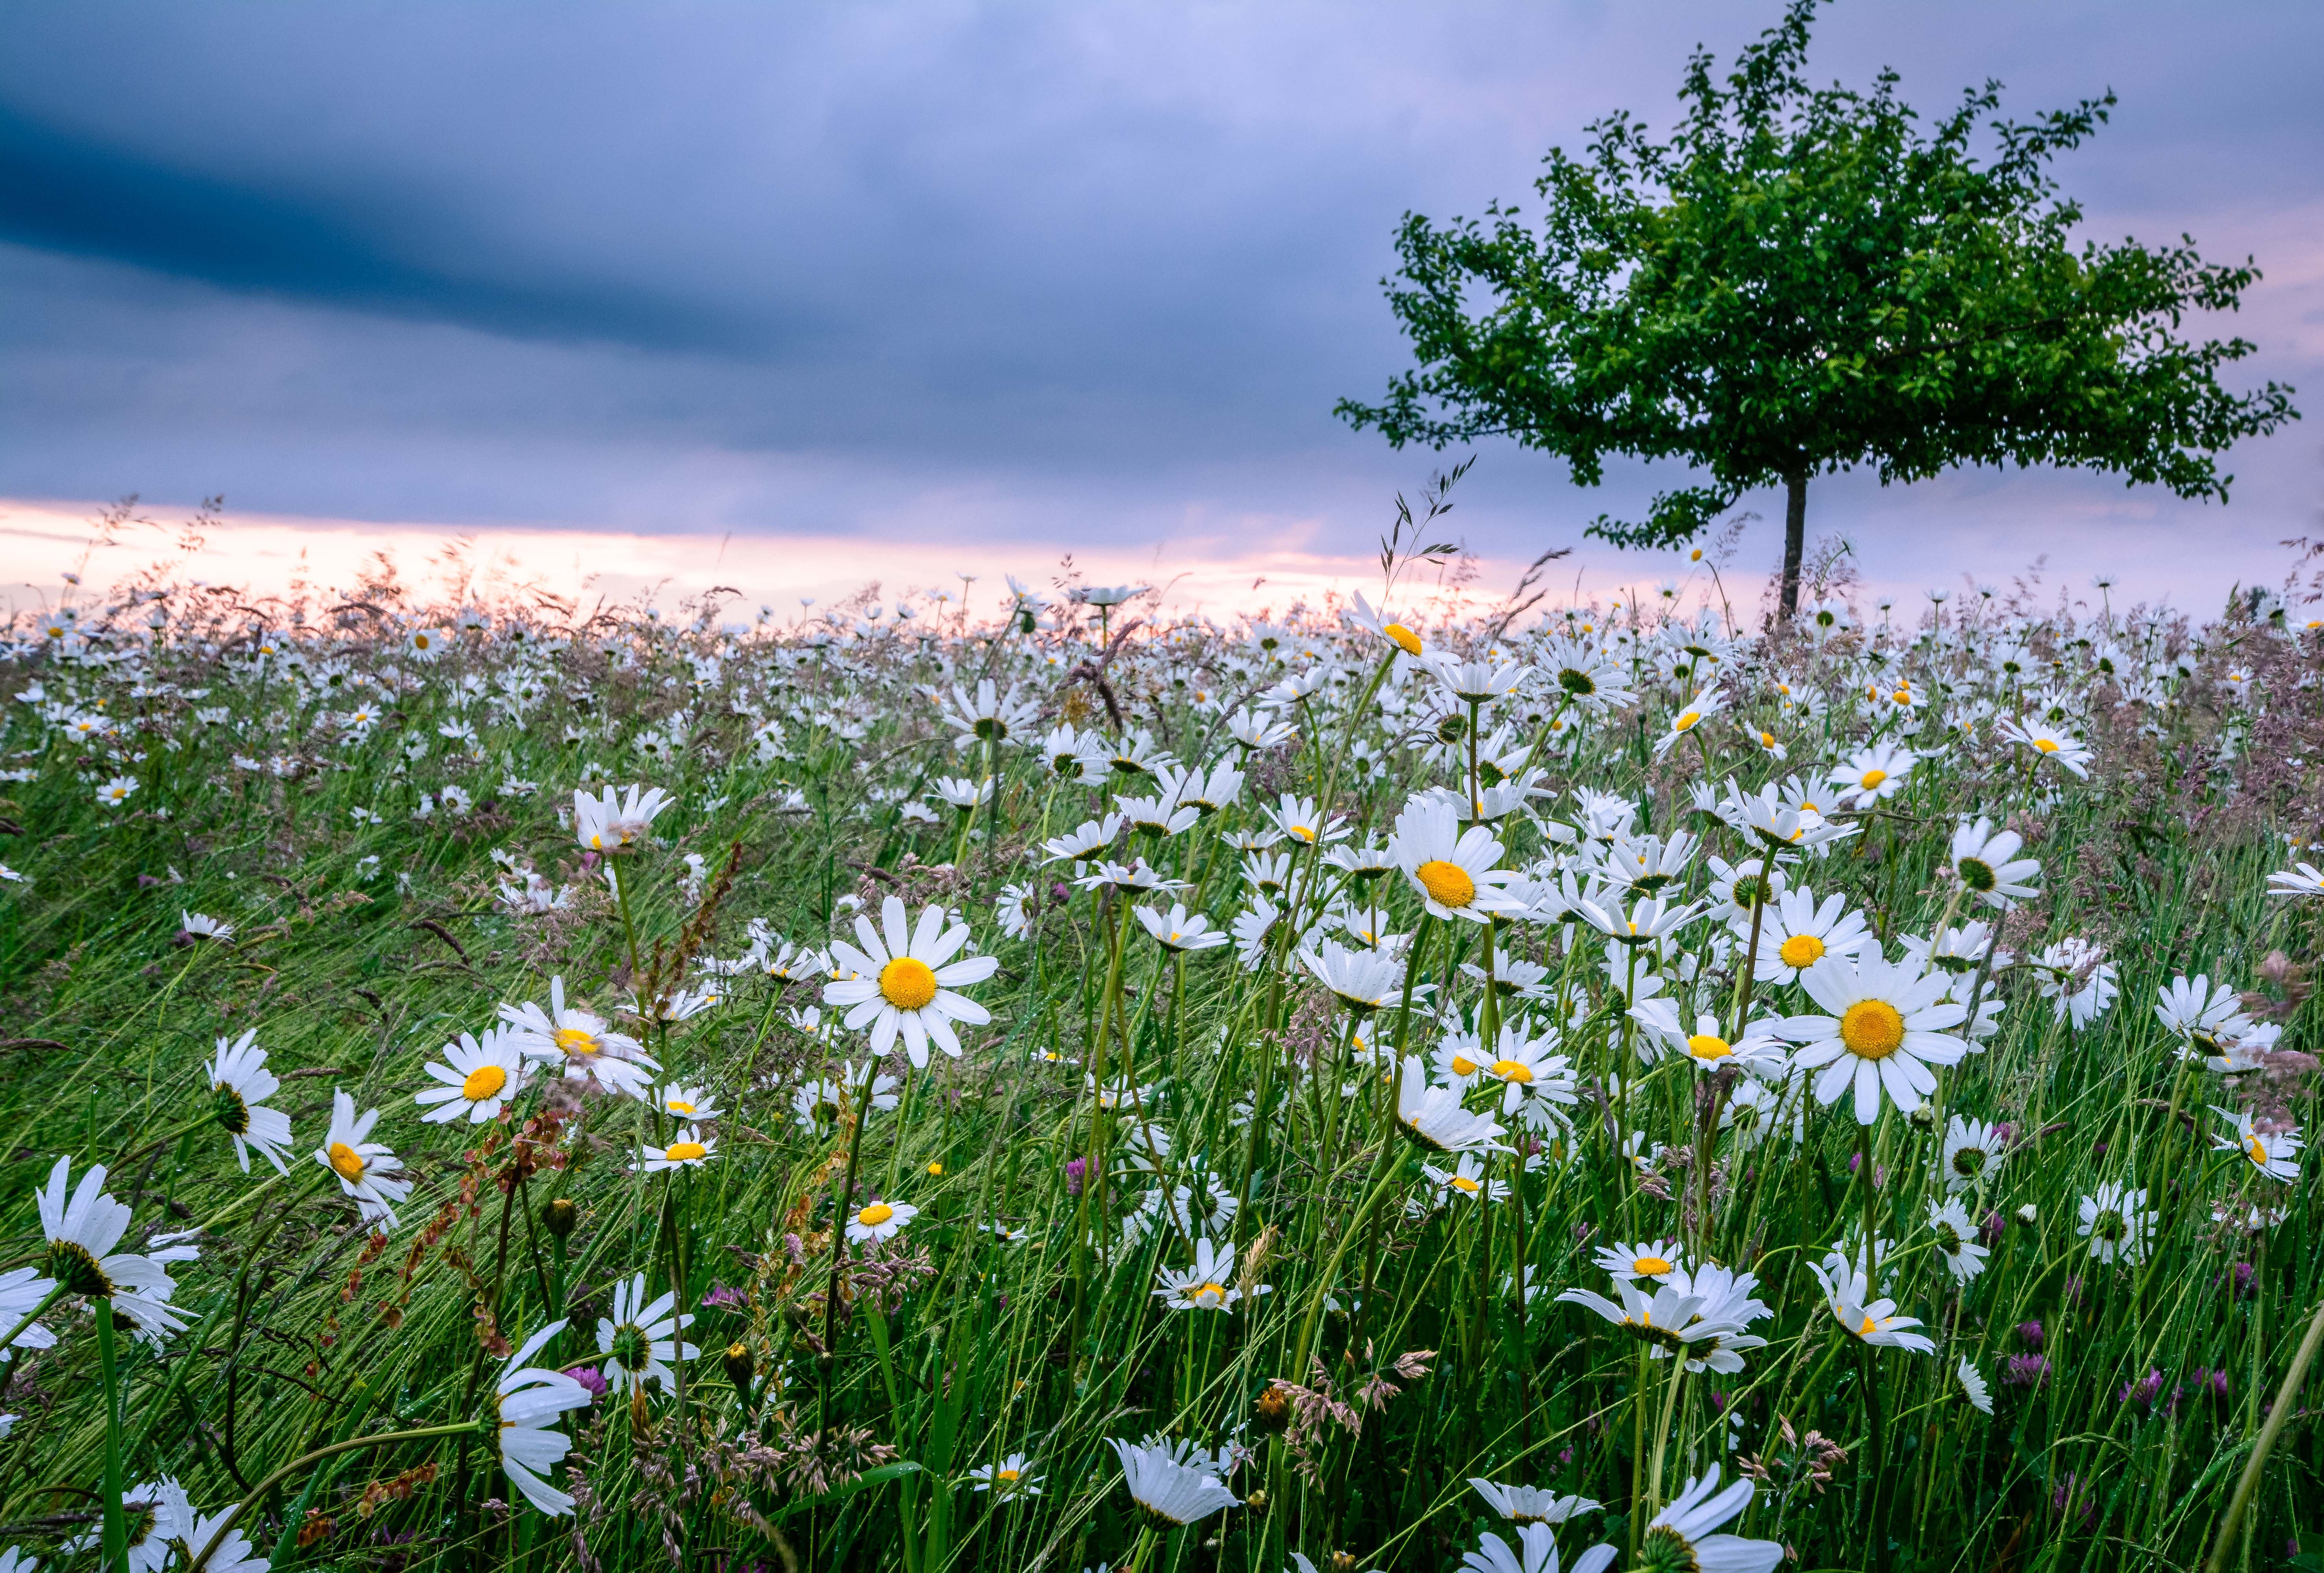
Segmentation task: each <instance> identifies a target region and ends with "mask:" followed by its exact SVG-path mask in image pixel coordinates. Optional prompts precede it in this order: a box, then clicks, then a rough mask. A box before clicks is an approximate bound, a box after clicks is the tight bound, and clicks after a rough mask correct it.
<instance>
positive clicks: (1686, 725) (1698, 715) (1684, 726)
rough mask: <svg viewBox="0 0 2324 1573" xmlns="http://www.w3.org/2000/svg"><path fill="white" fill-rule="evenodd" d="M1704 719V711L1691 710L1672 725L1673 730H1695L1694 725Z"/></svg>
mask: <svg viewBox="0 0 2324 1573" xmlns="http://www.w3.org/2000/svg"><path fill="white" fill-rule="evenodd" d="M1701 719H1702V712H1701V711H1700V710H1689V711H1688V712H1687V713H1686V714H1685V715H1683V716H1681V717H1679V718H1678V719H1677V720H1675V721H1673V722H1672V723H1671V730H1672V731H1674V732H1685V731H1690V730H1692V728H1693V726H1694V724H1695V723H1696V722H1697V721H1700V720H1701Z"/></svg>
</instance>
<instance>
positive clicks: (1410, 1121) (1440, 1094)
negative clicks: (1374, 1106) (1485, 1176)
mask: <svg viewBox="0 0 2324 1573" xmlns="http://www.w3.org/2000/svg"><path fill="white" fill-rule="evenodd" d="M1396 1118H1397V1124H1398V1125H1400V1126H1401V1127H1402V1128H1403V1131H1404V1133H1405V1135H1406V1137H1407V1138H1409V1139H1410V1140H1412V1141H1414V1142H1416V1143H1419V1144H1420V1145H1421V1146H1423V1147H1426V1148H1429V1149H1431V1150H1433V1151H1434V1152H1509V1151H1510V1149H1509V1148H1508V1146H1507V1145H1505V1144H1503V1143H1501V1141H1500V1140H1499V1137H1500V1135H1501V1127H1500V1124H1499V1122H1498V1121H1496V1120H1495V1119H1493V1118H1492V1116H1491V1115H1478V1114H1471V1113H1470V1112H1469V1111H1468V1110H1467V1109H1465V1108H1463V1107H1462V1106H1461V1095H1460V1094H1459V1093H1457V1092H1455V1091H1453V1090H1452V1088H1451V1087H1431V1086H1430V1085H1429V1083H1428V1072H1427V1069H1426V1068H1425V1067H1424V1066H1423V1065H1422V1064H1421V1062H1420V1057H1419V1056H1418V1055H1416V1054H1410V1055H1406V1057H1405V1060H1404V1065H1403V1068H1402V1071H1401V1074H1400V1075H1399V1076H1398V1078H1397V1089H1396Z"/></svg>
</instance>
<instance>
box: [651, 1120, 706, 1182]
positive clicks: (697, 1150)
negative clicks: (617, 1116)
mask: <svg viewBox="0 0 2324 1573" xmlns="http://www.w3.org/2000/svg"><path fill="white" fill-rule="evenodd" d="M717 1156H718V1142H717V1139H716V1138H715V1137H712V1136H705V1135H704V1134H703V1133H702V1127H701V1126H699V1125H687V1126H685V1127H684V1128H682V1129H681V1130H679V1132H678V1139H677V1140H676V1141H674V1142H671V1143H669V1144H667V1145H661V1144H658V1143H647V1144H646V1147H645V1150H644V1151H643V1152H641V1153H640V1154H639V1162H638V1165H637V1167H638V1168H639V1169H641V1170H644V1171H645V1172H646V1173H648V1174H660V1173H663V1172H665V1171H667V1170H672V1169H700V1168H703V1167H705V1165H706V1164H708V1163H709V1161H711V1160H712V1159H713V1158H715V1157H717Z"/></svg>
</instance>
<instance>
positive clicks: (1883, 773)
mask: <svg viewBox="0 0 2324 1573" xmlns="http://www.w3.org/2000/svg"><path fill="white" fill-rule="evenodd" d="M1916 758H1917V756H1916V755H1915V754H1914V753H1913V751H1912V750H1911V749H1909V748H1906V747H1904V745H1901V744H1895V743H1881V744H1877V745H1874V746H1872V747H1870V748H1859V749H1858V750H1857V751H1856V754H1854V756H1853V757H1851V758H1850V759H1849V762H1848V763H1846V764H1843V765H1841V766H1840V768H1839V769H1837V770H1835V771H1833V772H1832V773H1831V784H1832V785H1833V786H1835V787H1838V788H1839V789H1840V801H1841V802H1843V803H1847V804H1849V806H1850V807H1852V808H1855V809H1856V810H1858V811H1861V810H1865V809H1868V808H1871V807H1872V806H1873V805H1874V804H1876V803H1880V802H1885V801H1886V800H1888V799H1890V798H1893V797H1895V795H1896V794H1897V793H1898V792H1899V791H1903V790H1904V778H1905V777H1907V776H1909V775H1910V774H1912V773H1913V765H1914V762H1915V760H1916Z"/></svg>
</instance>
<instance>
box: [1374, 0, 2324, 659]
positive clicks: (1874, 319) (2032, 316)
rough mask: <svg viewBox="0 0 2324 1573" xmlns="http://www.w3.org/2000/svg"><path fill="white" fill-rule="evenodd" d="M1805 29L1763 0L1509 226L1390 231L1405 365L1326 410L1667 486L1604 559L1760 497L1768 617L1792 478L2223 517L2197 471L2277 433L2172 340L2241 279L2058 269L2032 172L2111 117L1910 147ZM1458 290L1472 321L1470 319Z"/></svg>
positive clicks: (2269, 394)
mask: <svg viewBox="0 0 2324 1573" xmlns="http://www.w3.org/2000/svg"><path fill="white" fill-rule="evenodd" d="M1816 5H1817V0H1792V4H1791V5H1790V7H1789V9H1788V10H1787V11H1786V12H1785V14H1784V20H1783V23H1782V24H1781V25H1780V26H1777V27H1775V28H1773V29H1770V30H1769V31H1768V32H1766V33H1765V34H1763V35H1762V36H1761V38H1760V40H1759V42H1757V43H1755V44H1753V45H1751V46H1749V47H1748V48H1747V49H1746V50H1744V51H1743V52H1742V54H1741V56H1740V58H1739V59H1738V61H1737V63H1736V66H1735V69H1734V70H1733V71H1732V72H1731V73H1730V74H1729V76H1728V77H1727V79H1726V81H1725V85H1724V86H1723V87H1722V86H1721V85H1720V82H1719V80H1718V79H1716V78H1715V77H1714V76H1713V72H1712V67H1713V62H1712V60H1711V56H1710V54H1709V53H1708V52H1707V51H1701V50H1697V51H1696V52H1695V54H1694V56H1693V58H1692V60H1690V61H1689V62H1688V65H1687V71H1686V80H1685V84H1684V86H1683V87H1682V88H1680V90H1679V97H1680V100H1681V102H1682V103H1683V105H1684V106H1685V107H1684V111H1683V118H1682V122H1681V124H1680V126H1679V128H1678V130H1677V131H1676V132H1675V133H1674V134H1673V135H1672V136H1671V137H1670V139H1669V140H1668V141H1667V142H1661V143H1657V142H1655V141H1654V140H1652V139H1651V138H1650V137H1649V136H1648V134H1647V132H1646V127H1645V126H1644V125H1641V124H1640V123H1638V122H1637V121H1635V120H1633V119H1632V118H1631V117H1630V116H1628V115H1627V114H1623V113H1616V114H1614V115H1611V116H1607V117H1606V118H1604V119H1601V120H1600V121H1598V122H1596V123H1595V124H1593V125H1591V127H1590V128H1589V135H1590V143H1589V148H1588V157H1587V159H1586V161H1584V162H1577V161H1575V160H1572V159H1569V158H1567V157H1566V155H1565V154H1564V153H1563V151H1562V150H1559V149H1554V148H1553V149H1552V150H1551V151H1550V153H1549V155H1548V157H1547V158H1546V159H1545V161H1544V162H1545V163H1546V164H1547V166H1548V172H1547V173H1546V174H1545V175H1543V176H1542V177H1541V179H1540V180H1537V181H1536V182H1535V190H1537V191H1538V192H1539V193H1540V195H1541V198H1542V199H1543V201H1544V203H1545V212H1544V214H1543V216H1542V220H1541V224H1540V227H1539V229H1538V230H1537V231H1536V230H1535V228H1533V227H1528V226H1527V225H1526V224H1525V223H1523V222H1521V220H1520V217H1519V211H1518V209H1517V208H1513V207H1512V208H1505V207H1503V206H1501V205H1500V204H1499V203H1495V204H1493V205H1492V206H1491V207H1489V208H1487V209H1486V214H1487V218H1488V219H1489V225H1488V224H1480V223H1479V222H1478V221H1476V220H1473V219H1462V220H1455V221H1454V222H1453V223H1452V224H1451V225H1450V226H1448V227H1443V228H1439V227H1436V226H1435V225H1434V224H1432V223H1431V222H1430V221H1429V220H1428V219H1427V218H1425V217H1422V216H1420V215H1418V214H1414V213H1407V214H1406V215H1405V218H1404V224H1403V227H1402V230H1401V231H1400V233H1399V234H1398V236H1397V253H1398V254H1399V256H1400V257H1401V259H1402V262H1401V266H1400V268H1399V270H1398V276H1397V279H1395V280H1383V281H1382V283H1383V285H1384V286H1385V287H1386V288H1387V290H1388V300H1389V301H1390V302H1391V304H1392V305H1393V307H1394V309H1395V311H1396V315H1397V319H1399V320H1400V321H1401V322H1402V324H1403V326H1404V329H1405V332H1406V334H1407V335H1408V336H1409V337H1410V338H1411V340H1412V344H1413V348H1414V352H1415V356H1416V359H1417V361H1418V362H1419V368H1418V369H1417V370H1416V371H1413V372H1407V373H1406V374H1405V375H1402V376H1399V377H1397V378H1396V379H1395V380H1394V381H1393V382H1392V383H1390V384H1389V386H1388V398H1387V401H1386V402H1385V403H1380V404H1377V405H1373V404H1363V403H1356V402H1355V401H1353V400H1347V399H1343V400H1342V401H1341V402H1340V403H1339V405H1338V409H1337V413H1338V414H1339V415H1340V416H1341V417H1342V419H1344V420H1346V421H1350V422H1351V423H1352V424H1353V425H1355V426H1356V427H1357V428H1359V429H1361V428H1364V427H1367V426H1377V427H1378V428H1379V430H1381V432H1382V433H1384V434H1385V435H1386V436H1387V438H1388V440H1389V441H1390V442H1391V443H1393V444H1395V445H1396V446H1397V447H1399V448H1401V447H1402V446H1404V444H1406V443H1407V442H1425V443H1427V444H1429V445H1431V446H1433V447H1436V448H1442V447H1443V446H1444V445H1445V444H1447V443H1450V442H1460V441H1465V440H1470V439H1472V438H1476V437H1480V436H1486V435H1500V436H1506V437H1512V438H1515V439H1516V440H1517V441H1518V442H1520V443H1522V444H1524V445H1525V446H1526V447H1528V448H1537V449H1545V450H1546V451H1548V452H1551V453H1554V454H1558V455H1561V456H1563V458H1564V459H1565V460H1566V462H1567V463H1568V464H1569V465H1570V466H1571V467H1572V474H1573V478H1574V479H1575V480H1576V481H1577V482H1578V483H1580V484H1582V485H1583V486H1595V485H1597V484H1598V483H1599V481H1600V478H1601V477H1602V471H1603V461H1604V457H1605V456H1606V455H1607V454H1609V453H1618V454H1624V453H1626V454H1634V455H1637V456H1638V457H1641V458H1674V459H1681V460H1683V461H1685V462H1686V463H1687V464H1688V465H1690V466H1691V467H1693V469H1694V470H1695V471H1696V472H1697V479H1696V484H1693V485H1690V486H1682V487H1679V488H1678V489H1676V490H1673V491H1667V492H1664V493H1662V494H1660V495H1657V496H1655V499H1654V501H1653V503H1652V504H1651V505H1650V507H1649V509H1648V512H1647V514H1646V518H1644V519H1643V520H1639V521H1637V522H1635V523H1633V522H1626V521H1620V520H1616V519H1612V518H1609V517H1608V516H1607V515H1605V514H1600V515H1599V516H1598V518H1597V520H1596V521H1595V522H1594V523H1591V525H1590V527H1589V530H1588V533H1590V534H1591V535H1595V536H1598V537H1600V538H1601V539H1603V540H1606V541H1612V542H1614V543H1615V544H1617V545H1619V546H1626V547H1628V546H1653V547H1670V546H1676V545H1679V544H1681V543H1683V542H1684V541H1688V540H1690V539H1692V538H1693V537H1694V536H1695V535H1697V534H1698V533H1700V532H1701V531H1702V530H1703V529H1704V528H1705V527H1706V526H1707V525H1708V524H1710V523H1711V521H1712V520H1714V519H1715V518H1716V517H1717V516H1718V515H1720V514H1722V513H1724V512H1725V511H1727V510H1728V509H1729V508H1730V507H1732V506H1733V505H1734V504H1735V503H1736V501H1737V500H1738V498H1739V497H1740V496H1741V495H1743V494H1744V493H1746V492H1748V491H1750V490H1752V489H1753V488H1755V487H1758V486H1774V485H1776V484H1777V483H1781V484H1782V486H1784V492H1785V494H1786V506H1785V509H1784V578H1783V595H1782V609H1783V614H1784V615H1786V616H1788V615H1791V614H1792V613H1793V612H1794V610H1796V608H1797V606H1798V603H1799V573H1800V551H1801V543H1802V540H1803V536H1804V534H1805V532H1806V525H1807V496H1808V481H1809V478H1810V477H1813V476H1818V475H1827V474H1832V473H1835V472H1838V471H1840V470H1845V469H1850V468H1853V467H1856V466H1858V465H1870V466H1872V467H1875V468H1876V469H1877V472H1878V474H1879V477H1880V479H1881V481H1882V483H1883V484H1886V483H1888V482H1892V481H1914V480H1920V479H1923V478H1924V477H1930V476H1933V475H1936V474H1938V473H1940V472H1941V471H1942V470H1945V469H1947V468H1949V467H1952V466H1954V465H1960V464H1978V465H1984V464H1990V465H1994V466H1996V467H1999V466H2001V465H2002V464H2004V463H2005V462H2015V463H2016V464H2018V465H2021V466H2024V465H2033V464H2054V465H2071V466H2077V467H2084V468H2089V469H2100V470H2112V471H2116V472H2117V473H2119V474H2122V475H2124V476H2126V477H2128V482H2129V483H2131V484H2135V483H2140V482H2145V483H2157V482H2159V483H2161V484H2162V485H2163V486H2169V487H2170V488H2171V489H2172V491H2173V492H2175V493H2177V494H2178V495H2181V496H2182V497H2217V498H2218V499H2220V500H2221V501H2225V500H2226V498H2227V486H2228V483H2229V482H2230V481H2231V480H2233V479H2234V477H2232V476H2227V475H2222V474H2220V473H2219V471H2218V467H2216V466H2215V465H2214V464H2213V462H2212V459H2211V456H2212V455H2213V454H2216V453H2218V451H2219V450H2221V449H2225V448H2226V447H2227V445H2228V444H2229V443H2231V442H2234V441H2235V440H2236V439H2237V438H2241V437H2247V436H2251V435H2254V434H2255V433H2263V432H2267V431H2272V430H2274V429H2275V428H2277V427H2278V426H2280V425H2282V423H2283V422H2285V421H2292V420H2297V419H2298V418H2299V412H2297V411H2296V410H2294V409H2293V408H2292V403H2291V400H2290V397H2289V395H2290V394H2291V393H2292V389H2290V388H2289V387H2286V386H2282V385H2280V384H2275V383H2269V384H2267V385H2266V386H2264V387H2263V388H2261V389H2260V390H2259V391H2257V392H2256V393H2247V394H2242V395H2237V394H2233V393H2227V392H2226V391H2225V390H2223V389H2222V388H2221V387H2220V386H2219V385H2218V381H2217V374H2218V368H2219V367H2220V365H2222V364H2223V363H2225V362H2228V361H2234V360H2240V359H2242V358H2243V357H2244V356H2246V355H2249V354H2250V353H2251V352H2252V350H2253V349H2254V347H2255V346H2253V345H2252V344H2251V343H2249V342H2248V341H2246V340H2245V339H2242V338H2231V339H2227V340H2225V341H2220V340H2217V339H2207V340H2204V341H2203V342H2201V343H2192V342H2190V341H2188V340H2186V339H2182V338H2180V337H2178V335H2177V332H2176V331H2175V330H2176V329H2177V328H2180V326H2181V322H2182V319H2183V318H2184V316H2185V314H2186V313H2187V312H2189V311H2193V310H2203V311H2218V310H2233V309H2234V308H2235V307H2236V303H2237V301H2238V300H2239V298H2240V297H2241V295H2242V293H2243V291H2244V290H2245V289H2246V287H2248V286H2249V285H2250V284H2251V283H2252V282H2254V281H2255V280H2256V279H2257V278H2258V277H2259V276H2260V274H2259V270H2258V269H2257V268H2255V267H2254V266H2252V265H2251V263H2250V260H2249V259H2248V258H2247V259H2246V262H2245V265H2243V266H2242V267H2224V266H2218V265H2215V264H2209V263H2206V262H2204V261H2203V259H2202V258H2201V257H2200V256H2199V255H2197V254H2196V253H2195V250H2194V245H2193V242H2192V240H2191V239H2190V237H2187V236H2181V244H2180V245H2175V246H2163V247H2154V248H2149V247H2146V246H2143V245H2139V244H2138V243H2137V242H2136V241H2135V240H2126V241H2125V242H2124V243H2123V244H2122V245H2097V244H2095V243H2092V244H2087V245H2082V246H2081V247H2080V249H2077V248H2076V247H2075V246H2074V245H2072V243H2071V241H2070V236H2069V232H2070V230H2071V229H2072V228H2073V227H2074V226H2075V224H2076V223H2078V222H2079V221H2080V217H2081V209H2080V208H2079V207H2078V206H2077V205H2076V204H2075V203H2073V202H2072V201H2070V200H2067V199H2062V198H2060V197H2059V196H2058V195H2057V184H2056V182H2055V181H2054V180H2052V179H2051V178H2050V176H2049V174H2048V172H2047V165H2048V163H2049V161H2050V159H2051V158H2052V155H2053V154H2055V153H2058V152H2059V151H2060V150H2061V149H2065V148H2071V147H2073V146H2075V145H2076V144H2078V143H2080V142H2081V140H2082V139H2083V138H2084V137H2086V136H2089V134H2092V132H2094V131H2095V130H2096V129H2097V127H2098V125H2101V124H2103V123H2104V122H2105V120H2106V118H2107V112H2108V110H2109V109H2110V108H2111V107H2112V106H2113V104H2114V102H2115V99H2114V96H2113V94H2111V93H2108V94H2107V95H2106V96H2105V97H2099V98H2093V99H2088V100H2085V101H2084V102H2083V103H2081V104H2079V105H2077V106H2075V107H2073V108H2071V109H2066V110H2061V111H2058V112H2056V113H2054V114H2051V115H2047V116H2042V117H2041V118H2040V119H2038V120H2035V121H2033V122H2032V123H2031V124H2019V123H2016V122H2014V121H2009V120H2006V119H2003V118H2002V117H2001V116H2000V115H1999V113H1998V109H1999V104H2000V85H1999V84H1998V83H1997V82H1987V84H1986V85H1985V86H1984V87H1983V88H1976V89H1973V90H1970V91H1968V92H1966V93H1964V94H1963V95H1962V98H1961V103H1960V107H1958V108H1957V109H1955V110H1954V111H1953V112H1952V114H1950V116H1946V117H1945V118H1944V119H1943V120H1942V121H1941V122H1939V123H1938V124H1937V125H1936V126H1935V129H1934V133H1933V134H1926V135H1924V134H1923V132H1922V129H1921V127H1920V125H1919V117H1918V116H1915V115H1914V112H1913V110H1912V109H1911V108H1910V107H1909V106H1906V105H1904V104H1903V103H1900V102H1899V101H1898V100H1897V97H1896V81H1897V78H1896V74H1895V72H1894V71H1884V72H1882V73H1881V75H1880V77H1879V78H1878V79H1877V83H1876V85H1875V86H1874V88H1873V89H1872V91H1871V92H1869V93H1868V94H1867V93H1858V92H1855V91H1852V90H1849V89H1847V88H1840V87H1837V86H1834V87H1831V88H1822V89H1821V90H1811V89H1810V88H1808V86H1807V84H1806V81H1805V80H1804V79H1803V76H1802V71H1803V67H1804V65H1805V61H1806V56H1807V48H1808V33H1809V27H1810V23H1812V20H1813V18H1814V14H1815V9H1816ZM1973 144H1975V145H1981V146H1983V147H1985V148H1986V149H1987V154H1986V156H1983V157H1980V156H1979V155H1978V153H1977V152H1976V151H1974V146H1973ZM1472 293H1473V294H1480V295H1489V297H1490V305H1489V309H1487V310H1483V311H1481V312H1480V313H1479V314H1475V315H1472V314H1471V295H1472Z"/></svg>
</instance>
